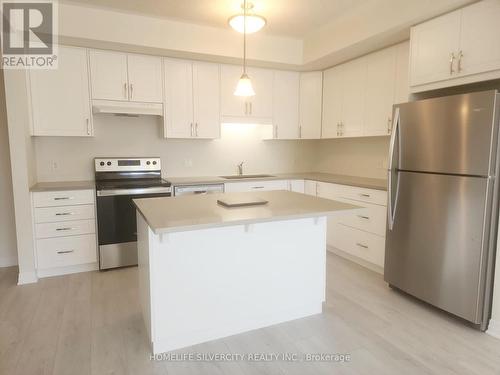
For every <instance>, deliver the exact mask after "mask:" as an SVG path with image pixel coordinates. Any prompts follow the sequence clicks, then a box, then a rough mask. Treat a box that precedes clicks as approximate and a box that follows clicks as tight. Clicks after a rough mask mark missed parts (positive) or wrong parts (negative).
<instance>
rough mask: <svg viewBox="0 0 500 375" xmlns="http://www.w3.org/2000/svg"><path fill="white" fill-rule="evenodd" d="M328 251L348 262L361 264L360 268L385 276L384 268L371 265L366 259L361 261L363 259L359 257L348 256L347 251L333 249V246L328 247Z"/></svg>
mask: <svg viewBox="0 0 500 375" xmlns="http://www.w3.org/2000/svg"><path fill="white" fill-rule="evenodd" d="M326 249H327V250H328V251H329V252H331V253H333V254H335V255H338V256H340V257H342V258H345V259H347V260H350V261H351V262H354V263H357V264H359V265H360V266H363V267H365V268H368V269H369V270H372V271H374V272H377V273H379V274H381V275H383V274H384V268H383V267H380V266H378V265H376V264H373V263H370V262H367V261H366V260H364V259H361V258H358V257H355V256H354V255H351V254H348V253H346V252H345V251H342V250H339V249H337V248H336V247H333V246H329V245H327V247H326Z"/></svg>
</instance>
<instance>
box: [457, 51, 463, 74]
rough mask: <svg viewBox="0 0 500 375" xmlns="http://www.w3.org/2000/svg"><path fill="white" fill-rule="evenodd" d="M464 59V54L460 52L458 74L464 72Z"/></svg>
mask: <svg viewBox="0 0 500 375" xmlns="http://www.w3.org/2000/svg"><path fill="white" fill-rule="evenodd" d="M462 57H464V54H463V52H462V51H460V52H458V66H457V71H458V73H460V72H461V71H462Z"/></svg>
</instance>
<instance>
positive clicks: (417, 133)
mask: <svg viewBox="0 0 500 375" xmlns="http://www.w3.org/2000/svg"><path fill="white" fill-rule="evenodd" d="M398 107H399V110H400V124H399V127H400V136H401V142H400V147H401V149H400V153H401V156H400V157H401V159H400V162H401V163H400V168H401V169H403V170H408V171H426V172H437V173H450V174H464V175H476V176H488V175H492V174H494V170H493V169H494V163H490V159H491V155H493V154H494V152H495V150H492V144H493V143H492V139H494V137H495V136H496V135H494V134H493V133H494V129H495V127H494V126H493V124H494V117H495V116H494V115H495V114H494V109H495V91H484V92H479V93H471V94H465V95H454V96H448V97H443V98H437V99H427V100H421V101H416V102H412V103H405V104H401V105H399V106H398ZM494 144H495V145H496V142H495V143H494ZM493 157H494V156H493Z"/></svg>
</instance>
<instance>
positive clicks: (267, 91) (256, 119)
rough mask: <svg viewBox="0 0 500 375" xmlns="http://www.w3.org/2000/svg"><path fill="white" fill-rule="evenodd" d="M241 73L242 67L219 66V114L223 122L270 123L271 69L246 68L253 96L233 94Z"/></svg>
mask: <svg viewBox="0 0 500 375" xmlns="http://www.w3.org/2000/svg"><path fill="white" fill-rule="evenodd" d="M241 74H242V67H241V66H237V65H222V67H221V114H222V116H223V120H224V122H244V123H263V124H271V123H272V117H273V87H272V86H273V71H272V70H267V69H257V68H247V74H248V76H249V77H250V80H251V81H252V86H253V88H254V90H255V96H253V97H240V96H235V95H234V90H235V89H236V85H237V83H238V80H239V79H240V77H241Z"/></svg>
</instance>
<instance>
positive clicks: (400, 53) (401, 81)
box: [394, 42, 410, 104]
mask: <svg viewBox="0 0 500 375" xmlns="http://www.w3.org/2000/svg"><path fill="white" fill-rule="evenodd" d="M409 65H410V43H409V42H405V43H401V44H398V45H397V46H396V85H395V92H394V104H400V103H406V102H408V100H409V96H410V81H409V79H410V77H409V69H408V68H409Z"/></svg>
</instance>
